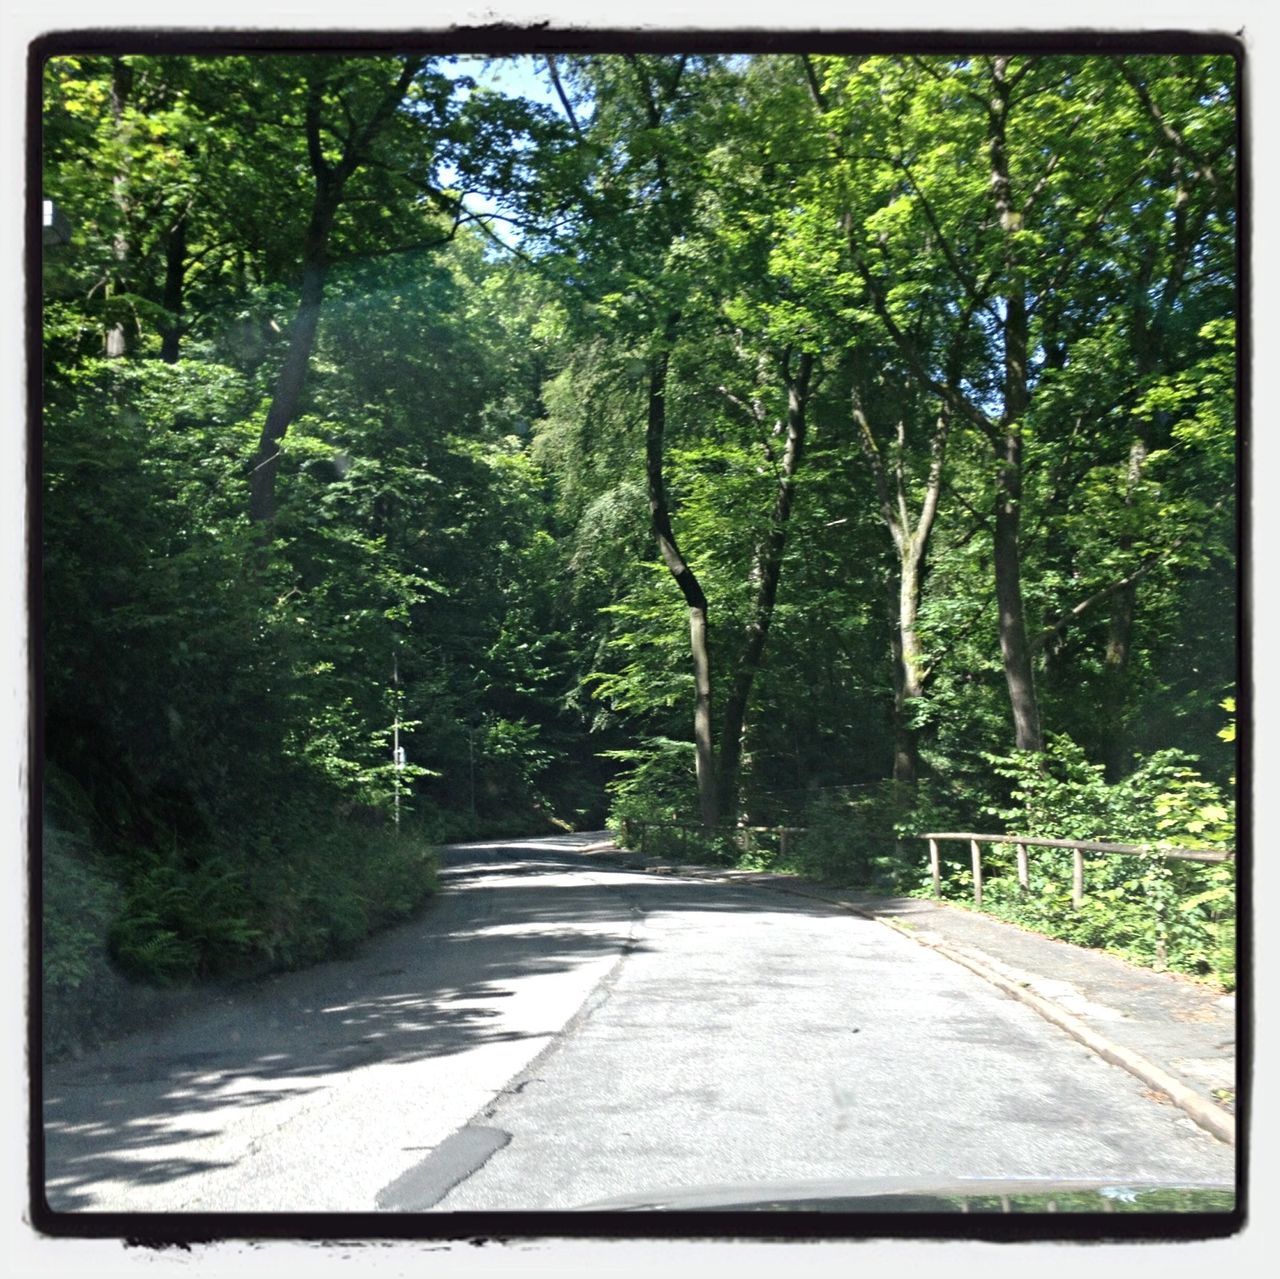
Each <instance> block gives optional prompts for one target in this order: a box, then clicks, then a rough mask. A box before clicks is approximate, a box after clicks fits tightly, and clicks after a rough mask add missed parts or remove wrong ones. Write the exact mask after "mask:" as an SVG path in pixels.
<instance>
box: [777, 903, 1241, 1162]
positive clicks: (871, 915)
mask: <svg viewBox="0 0 1280 1279" xmlns="http://www.w3.org/2000/svg"><path fill="white" fill-rule="evenodd" d="M774 886H775V887H778V888H779V891H781V892H784V893H792V894H794V895H795V896H797V897H807V898H809V899H810V900H813V901H824V902H827V903H829V904H830V905H832V906H839V907H840V908H841V909H842V910H847V911H848V912H849V913H850V914H853V915H859V916H861V917H862V918H863V919H870V920H874V921H875V922H876V923H877V924H882V925H883V926H884V927H886V928H892V929H893V931H894V932H895V933H899V934H901V935H902V936H903V937H909V938H910V939H911V940H912V941H913V942H916V943H917V944H918V945H920V946H927V947H928V948H929V949H930V950H932V951H934V952H936V953H937V954H939V955H942V956H943V957H944V958H946V959H949V960H951V961H952V962H953V963H956V964H960V965H961V966H963V967H965V968H967V969H968V970H969V971H970V972H972V973H975V974H976V975H977V976H979V977H981V978H982V979H983V980H984V981H987V982H990V983H991V985H993V986H995V987H996V988H997V989H998V990H1002V991H1004V992H1005V994H1007V995H1011V996H1012V997H1013V998H1014V999H1017V1000H1019V1001H1020V1002H1022V1003H1024V1004H1026V1005H1027V1007H1028V1008H1033V1009H1034V1010H1035V1011H1036V1012H1038V1013H1039V1014H1040V1016H1041V1017H1043V1018H1044V1019H1045V1020H1046V1021H1049V1022H1052V1023H1053V1024H1054V1025H1055V1026H1057V1027H1058V1028H1059V1029H1060V1030H1065V1031H1066V1032H1067V1034H1068V1035H1070V1036H1071V1038H1072V1039H1074V1040H1076V1041H1077V1042H1078V1043H1081V1044H1083V1045H1084V1046H1085V1047H1086V1048H1088V1049H1089V1050H1090V1052H1094V1053H1096V1054H1097V1055H1098V1056H1099V1057H1101V1058H1102V1059H1103V1060H1104V1061H1109V1062H1110V1063H1111V1064H1112V1065H1113V1066H1119V1067H1121V1069H1123V1070H1127V1071H1128V1072H1129V1073H1130V1074H1131V1075H1134V1076H1136V1077H1137V1078H1138V1079H1141V1080H1142V1082H1143V1083H1144V1084H1146V1085H1147V1086H1148V1087H1149V1088H1152V1089H1155V1090H1157V1091H1159V1092H1162V1093H1164V1094H1165V1096H1167V1097H1168V1098H1169V1100H1170V1101H1171V1102H1173V1104H1174V1105H1175V1106H1177V1107H1178V1108H1179V1109H1180V1110H1181V1111H1182V1112H1183V1113H1184V1114H1186V1115H1187V1117H1188V1118H1189V1119H1191V1120H1193V1121H1194V1122H1195V1123H1196V1124H1198V1125H1199V1126H1200V1127H1201V1128H1203V1129H1204V1130H1205V1131H1206V1132H1208V1133H1210V1134H1212V1135H1213V1136H1214V1137H1217V1138H1218V1140H1219V1141H1224V1142H1226V1143H1227V1144H1228V1145H1229V1146H1234V1145H1235V1143H1236V1120H1235V1116H1234V1115H1232V1114H1231V1113H1229V1112H1228V1111H1226V1110H1223V1108H1222V1107H1221V1106H1215V1105H1214V1104H1213V1102H1211V1101H1206V1100H1205V1098H1203V1097H1201V1096H1200V1094H1199V1093H1197V1092H1196V1091H1195V1090H1194V1089H1192V1088H1188V1087H1187V1085H1186V1084H1184V1083H1183V1082H1182V1081H1181V1080H1180V1079H1176V1078H1175V1077H1174V1076H1173V1075H1171V1074H1170V1073H1169V1072H1168V1071H1167V1070H1165V1069H1163V1068H1162V1067H1160V1066H1157V1065H1156V1063H1155V1062H1153V1061H1151V1060H1150V1059H1148V1058H1146V1057H1144V1056H1142V1054H1141V1053H1137V1052H1134V1051H1133V1049H1131V1048H1125V1047H1124V1046H1123V1045H1122V1044H1117V1043H1116V1042H1115V1040H1113V1039H1108V1038H1107V1037H1106V1035H1102V1034H1099V1032H1098V1031H1096V1030H1094V1029H1093V1027H1091V1026H1089V1025H1087V1024H1086V1023H1085V1022H1083V1021H1082V1020H1081V1019H1080V1018H1079V1017H1077V1016H1076V1015H1075V1014H1074V1013H1069V1012H1067V1010H1066V1009H1065V1008H1063V1007H1062V1006H1061V1005H1060V1004H1056V1003H1054V1001H1053V1000H1051V999H1046V998H1045V997H1044V996H1043V995H1037V994H1036V993H1035V992H1034V991H1032V990H1028V989H1027V988H1026V987H1025V986H1023V985H1021V984H1019V983H1018V982H1016V981H1011V980H1010V979H1009V978H1007V977H1004V976H1002V975H1001V974H1000V973H998V972H996V971H995V970H994V969H993V968H990V967H989V966H988V965H986V964H984V963H982V962H981V961H980V960H977V959H975V958H973V957H972V956H971V955H966V954H962V953H961V952H959V951H956V950H953V949H952V948H951V947H950V946H948V945H946V944H945V943H943V942H935V941H930V940H928V939H927V938H925V937H921V936H919V935H918V934H917V933H915V932H914V931H913V930H912V929H910V928H904V927H902V925H901V924H899V923H897V922H896V921H894V920H891V919H882V918H881V917H880V916H879V915H877V914H876V913H875V912H874V911H870V910H864V909H862V908H861V907H858V906H852V905H850V904H849V903H848V902H842V901H839V900H838V899H835V898H831V897H827V896H825V895H823V894H821V893H811V892H805V891H804V889H802V888H787V887H781V886H777V885H774Z"/></svg>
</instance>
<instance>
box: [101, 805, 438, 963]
mask: <svg viewBox="0 0 1280 1279" xmlns="http://www.w3.org/2000/svg"><path fill="white" fill-rule="evenodd" d="M434 888H435V859H434V856H433V854H432V852H431V850H430V848H429V847H428V846H427V845H426V844H425V843H424V842H423V841H422V840H421V839H420V838H418V837H417V836H416V835H413V834H408V833H406V834H405V835H403V836H397V835H396V834H395V833H394V832H393V831H390V830H378V829H368V828H363V827H359V826H356V825H354V824H351V823H335V824H334V825H333V826H331V827H319V826H317V827H314V828H307V827H299V828H296V829H294V830H293V831H292V832H290V836H289V837H288V838H287V839H281V838H279V837H277V838H275V839H273V838H271V837H268V836H259V838H258V839H257V841H256V842H255V843H254V845H253V846H252V847H248V848H244V847H242V848H240V849H238V850H228V851H226V852H223V853H221V854H219V853H214V852H212V851H211V850H204V851H203V855H193V854H192V851H191V850H187V852H186V854H185V856H184V855H181V854H180V853H179V850H178V849H177V848H176V847H175V848H172V849H170V850H168V851H167V852H166V853H165V854H163V855H160V854H155V853H153V854H152V855H151V856H150V857H149V858H148V860H147V862H146V864H145V866H144V867H143V868H142V869H141V870H140V871H139V872H137V873H135V875H134V877H133V878H132V879H131V881H130V883H129V885H128V888H127V891H126V894H125V899H124V905H123V909H122V910H121V913H120V916H119V918H118V919H117V920H116V922H115V923H114V924H113V926H112V928H111V930H110V941H111V950H112V954H113V956H114V958H115V959H116V962H117V963H118V964H119V965H120V967H121V968H122V969H123V970H124V971H125V972H127V973H128V974H129V975H130V976H132V977H134V978H136V979H138V980H141V981H146V982H151V983H159V984H167V983H173V982H180V981H190V980H203V979H208V978H214V977H227V976H246V975H250V974H254V973H258V972H262V971H266V970H270V969H276V968H294V967H298V966H300V965H303V964H307V963H314V962H316V961H318V960H321V959H324V958H326V957H328V956H331V955H336V954H343V953H346V952H348V951H350V949H351V947H352V946H354V945H355V944H356V943H357V942H359V941H360V940H362V939H363V938H364V937H366V936H368V935H369V933H370V932H372V931H374V930H375V929H377V928H380V927H383V926H385V925H387V924H390V923H393V922H395V921H397V920H400V919H404V918H405V917H406V916H408V915H409V914H411V913H412V911H413V910H414V909H416V908H417V907H418V906H419V905H421V904H422V902H423V901H424V900H425V899H426V898H427V897H428V896H429V895H430V894H431V893H432V892H433V891H434Z"/></svg>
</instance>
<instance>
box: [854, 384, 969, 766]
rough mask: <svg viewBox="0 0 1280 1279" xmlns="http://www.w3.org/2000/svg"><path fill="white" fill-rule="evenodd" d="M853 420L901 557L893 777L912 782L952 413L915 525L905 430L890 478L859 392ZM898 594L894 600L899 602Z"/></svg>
mask: <svg viewBox="0 0 1280 1279" xmlns="http://www.w3.org/2000/svg"><path fill="white" fill-rule="evenodd" d="M853 417H854V421H855V422H856V423H857V426H858V430H859V433H860V437H861V438H860V443H861V445H862V451H863V453H864V454H865V456H866V458H867V461H868V463H869V464H870V466H871V474H872V477H873V478H874V480H875V483H876V492H877V494H878V496H879V500H880V518H881V521H882V522H883V523H884V526H885V528H887V529H888V530H889V536H890V537H891V538H892V539H893V546H894V550H895V552H896V553H897V563H898V567H897V590H896V592H895V591H894V590H893V586H892V584H891V585H890V605H891V613H892V617H891V625H890V650H891V652H892V655H893V778H894V781H897V782H906V783H914V782H915V781H916V780H917V778H918V776H919V771H920V748H919V741H918V740H917V736H916V732H915V730H914V729H913V728H912V726H911V703H912V701H913V700H915V699H916V698H919V697H922V696H923V695H924V683H925V675H924V653H923V651H922V649H921V646H920V635H919V631H918V630H917V623H918V621H919V616H920V597H921V588H922V578H923V574H924V565H925V560H926V557H927V554H928V549H929V538H930V535H931V534H932V532H933V526H934V522H935V521H936V519H937V516H938V501H939V499H940V497H941V496H942V474H943V466H944V463H945V460H946V447H947V436H948V433H949V430H950V421H951V419H950V414H949V413H948V412H947V410H946V408H945V406H944V408H943V410H942V412H941V413H940V414H939V416H938V420H937V424H936V425H935V427H934V431H933V438H932V440H931V441H930V450H931V453H932V457H931V459H930V463H929V476H928V479H927V480H926V482H925V490H924V497H923V499H922V501H921V503H920V514H919V516H918V517H917V518H916V521H915V525H914V527H913V526H912V521H911V515H910V511H909V504H908V500H907V474H906V462H905V456H904V455H905V453H906V447H907V445H906V427H905V423H902V422H900V423H899V424H898V445H897V458H896V461H895V464H894V467H893V475H892V477H890V474H889V469H888V467H887V466H886V464H885V460H884V455H883V454H882V452H881V450H880V446H879V445H878V444H877V442H876V435H875V431H874V430H873V429H872V426H871V422H870V421H869V420H868V418H867V415H866V413H865V412H864V411H863V408H862V405H861V403H860V401H859V399H858V397H857V395H856V394H855V396H854V402H853ZM895 596H896V598H895Z"/></svg>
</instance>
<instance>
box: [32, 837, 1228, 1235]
mask: <svg viewBox="0 0 1280 1279" xmlns="http://www.w3.org/2000/svg"><path fill="white" fill-rule="evenodd" d="M590 843H591V837H590V836H565V837H557V838H552V839H538V840H527V841H516V842H508V843H502V844H496V843H495V844H477V845H467V846H460V847H456V848H453V849H448V850H446V851H445V853H444V856H443V869H442V874H441V882H442V888H443V891H442V893H441V895H440V896H439V897H438V898H437V899H436V900H435V901H434V902H433V904H432V905H431V906H430V907H429V908H428V909H427V910H426V911H424V912H423V914H422V915H420V916H419V917H418V918H417V919H416V920H414V921H413V922H411V923H408V924H405V925H403V926H401V927H399V928H397V929H395V930H393V931H391V932H388V933H386V934H383V935H381V936H379V937H377V938H375V939H373V940H371V941H369V942H368V943H366V944H365V945H364V946H363V947H362V948H361V950H360V951H359V953H358V954H357V955H356V956H355V957H354V958H352V959H350V960H347V961H342V962H335V963H328V964H324V965H321V966H319V967H317V968H314V969H310V970H308V971H306V972H302V973H292V974H287V975H284V976H281V977H278V978H275V979H272V980H270V981H267V982H264V983H260V984H258V985H255V986H253V987H248V988H244V989H241V990H238V991H235V992H230V993H223V994H218V995H212V996H209V997H207V998H205V999H203V1001H202V1002H201V1003H200V1005H199V1006H193V1007H192V1008H191V1009H190V1011H189V1012H187V1013H184V1014H183V1015H181V1016H179V1017H178V1018H176V1019H174V1020H173V1021H171V1022H170V1023H169V1024H167V1025H165V1026H162V1027H157V1028H154V1029H151V1030H149V1031H146V1032H144V1033H141V1034H135V1035H132V1036H130V1037H129V1038H127V1039H123V1040H120V1041H118V1042H116V1043H115V1044H113V1045H111V1046H109V1047H108V1048H107V1049H105V1050H103V1051H101V1052H98V1053H95V1054H93V1055H91V1056H88V1057H85V1058H83V1059H81V1060H80V1061H77V1062H69V1063H63V1064H60V1065H58V1066H55V1067H52V1068H50V1069H49V1070H48V1071H47V1072H46V1074H45V1081H44V1082H45V1122H46V1127H45V1139H46V1162H47V1177H46V1191H47V1198H48V1201H49V1205H50V1207H51V1208H52V1209H53V1210H54V1211H59V1212H79V1211H86V1210H87V1211H104V1210H105V1211H116V1212H171V1211H186V1212H237V1213H243V1212H280V1211H294V1212H344V1211H348V1212H372V1211H379V1210H382V1211H387V1212H419V1211H440V1212H445V1211H450V1210H463V1209H467V1210H493V1211H510V1210H521V1209H561V1208H572V1207H581V1206H584V1205H589V1204H592V1203H594V1202H596V1201H600V1200H607V1199H610V1198H613V1197H618V1196H624V1195H633V1194H640V1193H644V1192H648V1191H652V1190H656V1189H662V1188H672V1187H692V1186H716V1185H726V1184H734V1185H750V1184H758V1183H766V1182H767V1183H770V1184H777V1183H780V1182H800V1181H810V1180H834V1179H841V1180H850V1179H857V1178H889V1177H909V1178H913V1179H916V1180H919V1179H922V1178H923V1179H929V1180H933V1179H936V1180H937V1181H938V1182H940V1183H941V1182H948V1183H949V1182H954V1181H956V1180H958V1179H963V1178H972V1177H991V1178H1001V1179H1025V1178H1040V1177H1053V1178H1058V1179H1093V1178H1100V1179H1112V1180H1120V1181H1146V1180H1152V1179H1156V1180H1170V1181H1184V1182H1185V1181H1191V1182H1204V1181H1229V1180H1231V1178H1232V1176H1233V1171H1232V1170H1233V1152H1232V1150H1231V1149H1230V1148H1229V1147H1227V1146H1225V1145H1223V1144H1221V1143H1219V1142H1218V1141H1216V1140H1214V1139H1213V1138H1212V1137H1210V1136H1208V1135H1207V1134H1206V1133H1204V1132H1203V1131H1202V1130H1201V1129H1199V1128H1197V1127H1196V1126H1195V1125H1194V1124H1193V1123H1191V1121H1190V1120H1189V1119H1187V1118H1186V1117H1185V1116H1183V1115H1182V1114H1181V1112H1180V1111H1177V1110H1176V1109H1174V1108H1173V1107H1171V1106H1168V1105H1166V1104H1161V1103H1160V1101H1159V1100H1158V1099H1156V1098H1153V1097H1152V1096H1151V1095H1150V1094H1149V1093H1147V1092H1146V1091H1145V1090H1144V1087H1143V1085H1142V1084H1141V1083H1140V1082H1139V1081H1138V1080H1136V1079H1135V1078H1133V1077H1132V1076H1131V1075H1129V1074H1127V1073H1125V1072H1124V1071H1122V1070H1120V1069H1118V1068H1117V1067H1114V1066H1110V1065H1108V1064H1106V1063H1104V1062H1102V1061H1101V1060H1099V1059H1098V1058H1096V1057H1094V1056H1093V1055H1092V1054H1090V1053H1089V1052H1088V1051H1087V1050H1086V1049H1084V1048H1083V1047H1081V1046H1080V1045H1079V1044H1077V1043H1075V1042H1074V1041H1073V1040H1071V1039H1069V1038H1068V1037H1067V1036H1065V1035H1064V1034H1063V1033H1062V1032H1060V1031H1058V1030H1056V1029H1055V1028H1054V1027H1052V1026H1051V1025H1049V1024H1048V1023H1047V1022H1045V1021H1044V1020H1043V1019H1041V1018H1040V1017H1039V1016H1037V1015H1036V1014H1035V1013H1034V1012H1032V1011H1031V1010H1030V1009H1029V1008H1027V1007H1025V1006H1023V1005H1022V1004H1020V1003H1018V1002H1016V1001H1013V1000H1010V999H1008V998H1006V997H1005V996H1003V995H1002V994H1000V993H999V992H998V991H996V990H995V989H993V988H992V987H990V986H989V985H987V984H986V983H985V982H983V981H982V980H981V979H980V978H978V977H976V976H975V975H973V974H972V973H970V972H968V971H967V970H966V969H963V968H961V967H959V966H958V965H955V964H952V963H951V962H949V961H947V960H945V959H943V958H942V957H940V956H938V955H936V954H934V953H933V952H932V951H930V950H928V949H927V948H925V947H922V946H920V945H918V944H916V943H915V942H913V941H911V940H910V939H909V938H907V937H903V936H901V935H899V934H897V933H895V932H893V931H891V930H890V929H887V928H885V927H883V926H881V925H878V924H876V923H874V922H872V921H870V920H864V919H860V918H857V917H854V916H851V915H849V914H847V913H845V912H842V911H838V910H836V909H833V908H830V907H828V906H826V905H824V904H823V903H820V902H817V901H811V900H806V899H803V898H798V897H792V896H788V895H785V894H782V893H777V892H771V891H769V890H767V889H764V888H759V887H751V886H747V885H734V884H727V883H717V882H709V881H706V880H702V879H685V878H681V877H679V876H675V875H655V874H652V873H645V872H641V871H638V870H628V869H626V868H625V866H623V865H621V864H620V861H619V858H618V857H617V856H613V857H610V856H607V855H598V854H592V853H589V852H584V851H583V850H584V848H585V847H586V846H588V845H589V844H590Z"/></svg>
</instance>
